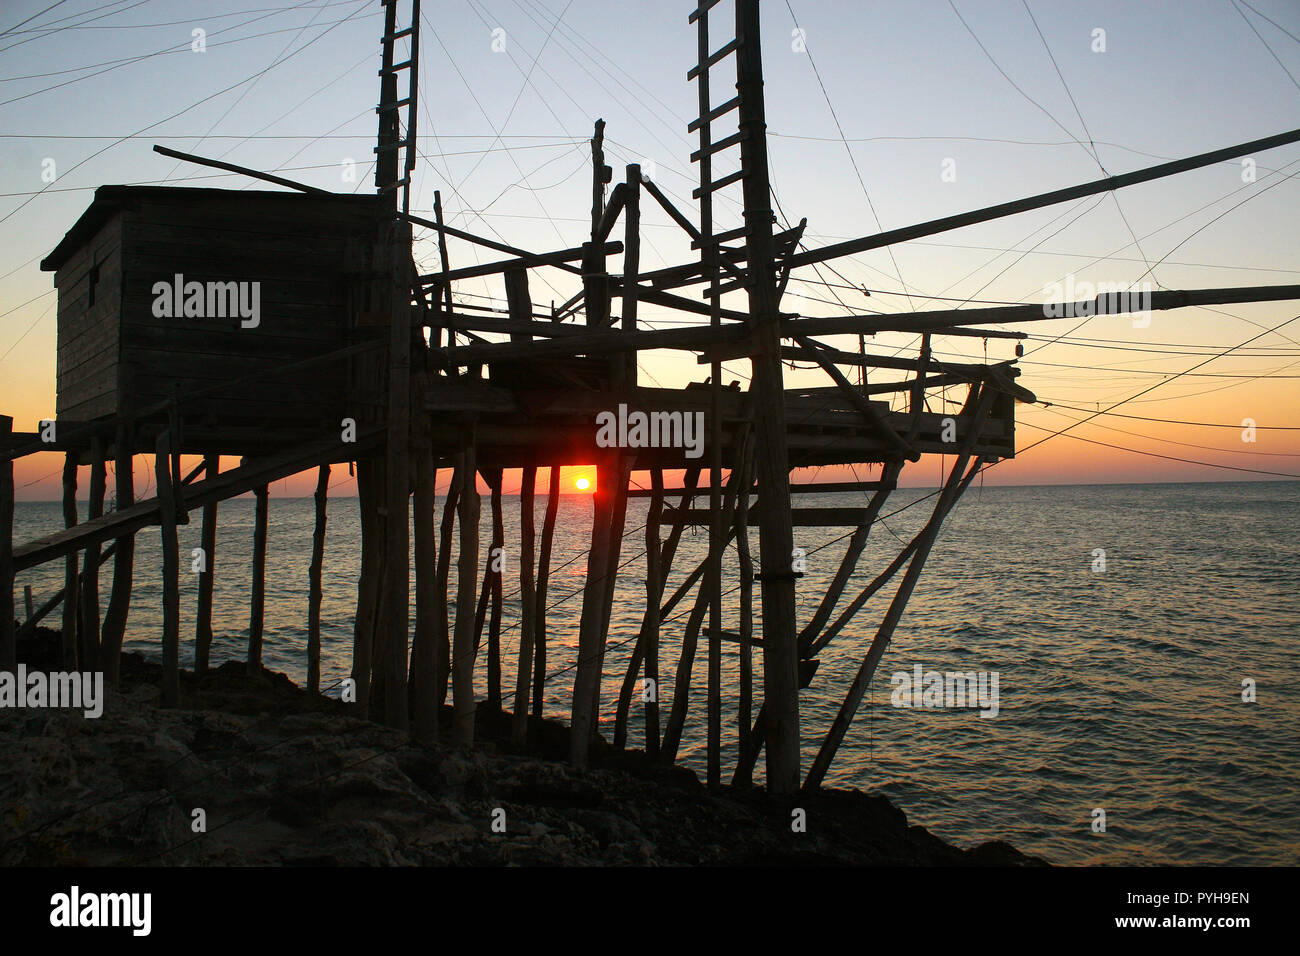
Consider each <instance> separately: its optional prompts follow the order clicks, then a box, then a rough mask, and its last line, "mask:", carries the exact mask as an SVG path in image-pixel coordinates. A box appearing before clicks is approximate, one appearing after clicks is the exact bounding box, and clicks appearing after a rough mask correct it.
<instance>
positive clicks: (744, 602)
mask: <svg viewBox="0 0 1300 956" xmlns="http://www.w3.org/2000/svg"><path fill="white" fill-rule="evenodd" d="M753 471H754V450H753V446H752V445H750V446H748V447H747V448H746V454H745V457H744V460H743V462H742V463H741V480H740V487H739V491H738V494H737V497H736V521H735V524H734V528H735V535H736V554H737V557H738V563H739V571H740V630H739V633H740V648H739V654H740V675H739V679H738V680H737V688H736V690H737V695H738V701H737V714H736V723H737V725H738V727H739V741H738V750H739V757H738V758H737V761H736V766H737V768H739V767H741V766H742V765H745V764H746V763H747V764H748V766H749V768H750V770H747V771H746V772H745V773H744V774H742V775H741V776H740V778H739V779H736V778H733V779H732V784H733V785H735V784H740V785H741V786H745V787H748V786H750V785H751V784H752V783H753V777H752V768H753V760H752V759H748V755H749V752H750V750H751V749H752V747H753V743H752V742H751V740H750V723H751V721H752V720H753V717H752V713H751V712H752V710H753V699H754V647H753V638H754V562H753V559H752V558H751V557H750V553H749V486H750V481H751V475H752V474H753Z"/></svg>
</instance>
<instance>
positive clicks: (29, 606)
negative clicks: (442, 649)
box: [9, 542, 36, 621]
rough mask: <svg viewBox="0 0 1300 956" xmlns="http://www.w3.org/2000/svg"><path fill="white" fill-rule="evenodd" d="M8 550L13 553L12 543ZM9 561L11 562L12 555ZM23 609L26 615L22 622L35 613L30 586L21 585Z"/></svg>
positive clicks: (34, 603) (29, 618) (34, 600)
mask: <svg viewBox="0 0 1300 956" xmlns="http://www.w3.org/2000/svg"><path fill="white" fill-rule="evenodd" d="M9 550H10V552H12V551H13V546H12V542H11V544H10V548H9ZM9 560H10V561H12V560H13V557H12V554H11V556H10V558H9ZM23 609H24V610H25V611H26V612H27V613H26V615H25V616H24V617H23V620H24V621H29V620H31V617H32V615H33V614H35V613H36V598H34V597H33V596H32V586H31V585H30V584H24V585H23Z"/></svg>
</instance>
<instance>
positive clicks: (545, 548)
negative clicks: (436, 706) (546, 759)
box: [533, 465, 560, 720]
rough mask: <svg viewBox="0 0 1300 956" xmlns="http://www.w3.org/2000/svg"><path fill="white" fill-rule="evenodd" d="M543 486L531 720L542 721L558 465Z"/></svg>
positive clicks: (557, 500)
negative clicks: (544, 512) (547, 615)
mask: <svg viewBox="0 0 1300 956" xmlns="http://www.w3.org/2000/svg"><path fill="white" fill-rule="evenodd" d="M549 470H550V476H549V478H548V479H547V486H546V515H545V517H544V518H543V519H542V544H541V552H540V554H539V555H538V558H537V625H536V626H537V647H536V649H535V651H534V661H533V717H535V718H536V719H538V720H541V719H542V717H543V713H544V706H545V701H546V585H547V582H548V581H549V580H550V577H551V544H552V541H553V540H554V538H555V521H556V517H557V516H558V514H559V509H560V466H559V465H551V466H550V469H549Z"/></svg>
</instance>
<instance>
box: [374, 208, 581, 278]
mask: <svg viewBox="0 0 1300 956" xmlns="http://www.w3.org/2000/svg"><path fill="white" fill-rule="evenodd" d="M433 208H434V215H435V216H436V217H437V219H436V221H435V220H430V219H422V218H421V217H419V216H412V215H411V214H410V213H401V212H399V213H398V214H397V215H398V217H399V218H401V219H405V220H406V221H407V222H410V223H414V224H415V225H417V226H424V227H425V228H426V229H432V230H434V231H435V232H437V233H438V253H439V256H440V257H441V258H442V260H443V262H442V272H434V273H430V274H429V275H422V276H420V281H421V282H424V283H426V284H427V283H429V282H436V283H438V284H439V285H441V284H443V282H442V277H443V276H444V274H445V273H447V272H448V271H450V270H449V268H448V265H447V261H446V255H445V253H446V251H447V237H448V236H451V237H452V238H453V239H463V240H465V241H466V242H472V243H473V244H474V245H476V246H482V247H483V248H485V249H493V250H495V251H497V252H504V253H505V254H506V255H508V256H514V257H516V258H519V259H542V258H546V257H547V254H545V253H542V254H539V253H535V252H528V251H527V250H526V249H520V248H518V247H516V246H508V245H506V244H505V243H503V242H496V241H495V240H492V239H486V238H484V237H483V236H476V235H474V234H473V233H472V232H465V231H464V230H463V229H456V228H454V227H452V226H448V225H446V224H445V223H443V221H442V191H441V190H434V193H433ZM545 264H546V265H550V266H555V267H556V268H557V269H563V270H564V271H566V272H572V273H573V274H574V275H581V274H582V270H581V269H579V268H578V267H576V266H571V265H569V264H568V263H567V262H553V261H548V262H547V263H545Z"/></svg>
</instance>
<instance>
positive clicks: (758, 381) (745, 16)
mask: <svg viewBox="0 0 1300 956" xmlns="http://www.w3.org/2000/svg"><path fill="white" fill-rule="evenodd" d="M736 39H737V41H738V43H739V44H740V45H739V48H738V50H737V51H736V57H737V60H736V74H737V81H736V88H737V92H738V96H739V99H740V106H739V114H740V116H739V125H740V131H741V134H742V135H743V136H744V139H743V140H742V141H741V144H740V148H741V163H742V166H743V167H744V168H745V170H746V174H745V177H744V180H743V187H744V199H745V211H744V218H745V226H746V230H747V233H746V248H747V250H748V253H749V267H748V272H749V279H750V284H749V287H748V290H747V291H748V294H749V313H750V325H751V326H752V328H753V330H754V331H753V336H754V342H755V348H756V349H757V354H756V355H754V357H753V358H752V359H751V365H752V371H753V379H752V381H753V387H754V389H755V390H756V391H757V393H758V403H759V404H758V416H757V422H758V425H757V427H758V433H759V447H758V450H757V455H756V461H757V462H758V469H757V470H758V479H759V493H760V495H761V496H762V498H763V499H764V501H765V502H766V507H764V509H763V519H762V523H761V524H760V526H759V553H760V558H761V561H762V567H763V572H762V585H763V588H762V592H763V694H764V701H765V704H766V706H765V708H764V712H765V715H766V720H767V724H768V726H767V786H768V790H770V791H771V792H772V793H777V794H791V793H794V792H795V791H797V790H798V788H799V763H800V760H799V655H798V648H797V645H796V635H795V578H794V574H793V571H792V570H791V566H790V561H791V552H792V550H793V547H794V530H793V527H792V524H791V519H790V511H789V508H790V464H789V455H788V452H787V447H786V432H785V430H786V417H785V384H784V381H783V377H782V369H781V334H780V318H779V315H778V312H777V308H778V303H777V300H776V266H775V262H774V253H773V246H772V219H773V215H772V209H771V201H770V194H769V180H768V171H767V121H766V118H765V111H764V108H763V59H762V52H761V41H760V34H759V14H758V0H736Z"/></svg>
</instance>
